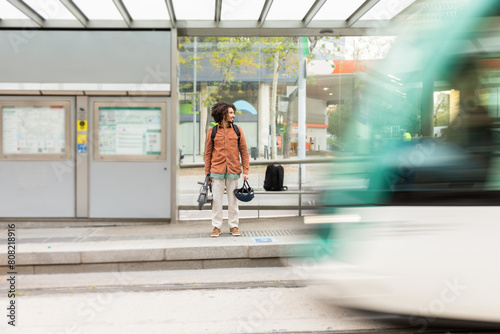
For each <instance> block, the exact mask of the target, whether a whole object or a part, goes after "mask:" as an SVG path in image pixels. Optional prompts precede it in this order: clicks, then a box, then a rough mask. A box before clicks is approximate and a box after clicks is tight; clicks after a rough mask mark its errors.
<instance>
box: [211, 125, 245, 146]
mask: <svg viewBox="0 0 500 334" xmlns="http://www.w3.org/2000/svg"><path fill="white" fill-rule="evenodd" d="M218 127H219V125H218V124H217V125H216V126H214V127H213V128H212V151H213V150H214V146H215V145H214V144H215V143H214V141H215V134H216V133H217V128H218ZM233 129H234V132H236V135H238V150H239V149H240V137H241V134H240V129H238V127H237V126H236V124H234V123H233Z"/></svg>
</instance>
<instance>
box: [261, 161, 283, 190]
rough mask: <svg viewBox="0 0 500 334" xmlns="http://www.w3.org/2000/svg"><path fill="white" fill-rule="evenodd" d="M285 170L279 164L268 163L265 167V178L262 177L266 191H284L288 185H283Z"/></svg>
mask: <svg viewBox="0 0 500 334" xmlns="http://www.w3.org/2000/svg"><path fill="white" fill-rule="evenodd" d="M284 177H285V171H284V169H283V166H281V165H277V166H275V165H269V166H267V168H266V178H265V179H264V189H265V190H267V191H284V190H288V187H283V179H284Z"/></svg>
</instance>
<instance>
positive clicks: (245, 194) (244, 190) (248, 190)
mask: <svg viewBox="0 0 500 334" xmlns="http://www.w3.org/2000/svg"><path fill="white" fill-rule="evenodd" d="M233 192H234V196H236V198H237V199H239V200H240V201H242V202H250V201H251V200H252V199H253V197H254V196H255V194H254V193H253V188H252V187H250V185H249V184H248V182H247V181H245V182H243V187H241V188H240V189H234V191H233Z"/></svg>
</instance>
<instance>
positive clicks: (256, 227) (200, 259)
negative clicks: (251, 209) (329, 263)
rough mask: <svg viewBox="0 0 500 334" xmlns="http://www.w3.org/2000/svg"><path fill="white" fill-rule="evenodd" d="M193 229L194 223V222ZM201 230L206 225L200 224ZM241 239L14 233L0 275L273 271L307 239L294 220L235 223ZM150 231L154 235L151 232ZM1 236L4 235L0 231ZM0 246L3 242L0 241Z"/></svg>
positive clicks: (177, 232)
mask: <svg viewBox="0 0 500 334" xmlns="http://www.w3.org/2000/svg"><path fill="white" fill-rule="evenodd" d="M195 225H196V224H195ZM203 226H204V230H206V224H204V225H203ZM240 229H241V230H242V236H232V235H230V234H229V233H227V231H225V230H224V229H223V234H221V235H220V236H219V237H218V238H211V237H210V235H209V231H205V232H204V233H193V232H196V230H198V231H199V229H196V228H195V227H194V226H193V224H186V225H184V226H170V227H158V226H152V227H144V226H141V227H139V228H138V227H123V226H120V227H93V228H77V229H67V228H61V229H45V230H44V229H39V230H36V229H29V230H21V229H20V230H18V231H16V233H17V234H18V236H17V238H16V254H15V268H14V270H11V268H9V267H8V266H6V265H7V264H8V260H9V259H8V253H7V246H5V247H4V248H3V249H0V263H1V264H2V265H3V266H0V273H1V274H4V273H7V272H11V271H15V272H17V273H18V274H28V275H29V274H55V273H86V272H123V271H151V270H172V269H208V268H229V267H279V266H283V265H286V261H287V259H290V258H294V257H300V256H305V255H306V254H308V250H309V249H310V247H311V246H310V245H311V243H310V241H311V236H310V234H309V231H308V230H307V229H306V228H305V227H304V225H303V224H302V223H301V222H300V221H294V222H292V223H288V224H287V223H286V222H281V223H277V222H275V223H274V224H273V225H268V223H266V222H252V223H248V224H244V223H243V224H242V223H240ZM154 232H156V234H154ZM2 234H3V235H7V234H6V231H4V232H2ZM2 244H6V243H4V242H2Z"/></svg>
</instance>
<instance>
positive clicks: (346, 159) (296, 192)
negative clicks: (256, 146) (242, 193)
mask: <svg viewBox="0 0 500 334" xmlns="http://www.w3.org/2000/svg"><path fill="white" fill-rule="evenodd" d="M365 159H366V157H341V158H339V157H337V158H331V157H328V158H308V159H286V160H250V166H268V165H272V164H274V165H298V182H297V185H298V189H297V190H286V191H264V190H263V189H262V187H254V189H255V194H257V195H276V194H279V195H298V203H297V205H273V206H269V205H240V206H239V209H240V210H257V212H258V216H259V217H260V210H298V214H299V216H302V211H303V209H304V208H307V209H317V208H319V207H320V206H318V205H316V204H309V205H303V204H302V196H303V195H318V194H319V193H320V191H319V189H304V187H303V186H304V185H303V180H302V174H303V173H302V169H303V166H304V165H309V164H335V163H346V162H360V161H363V160H365ZM204 166H205V165H204V163H183V164H181V165H180V168H181V169H188V168H204ZM261 189H262V190H261ZM178 209H179V210H198V207H197V206H196V205H179V206H178ZM224 209H227V207H226V206H224Z"/></svg>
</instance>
